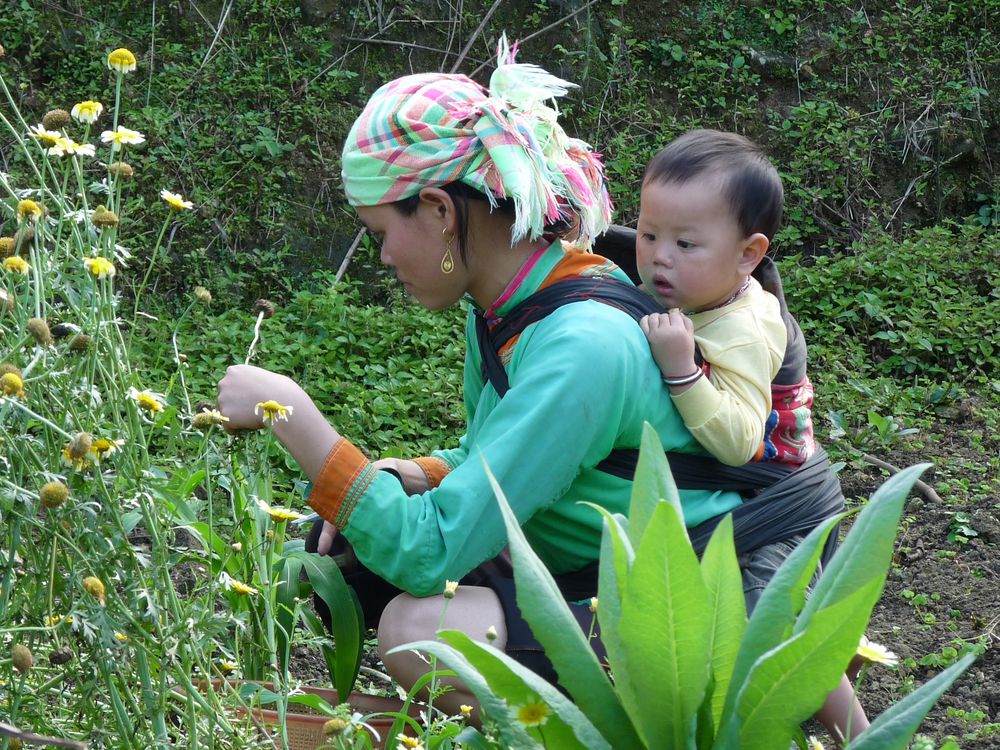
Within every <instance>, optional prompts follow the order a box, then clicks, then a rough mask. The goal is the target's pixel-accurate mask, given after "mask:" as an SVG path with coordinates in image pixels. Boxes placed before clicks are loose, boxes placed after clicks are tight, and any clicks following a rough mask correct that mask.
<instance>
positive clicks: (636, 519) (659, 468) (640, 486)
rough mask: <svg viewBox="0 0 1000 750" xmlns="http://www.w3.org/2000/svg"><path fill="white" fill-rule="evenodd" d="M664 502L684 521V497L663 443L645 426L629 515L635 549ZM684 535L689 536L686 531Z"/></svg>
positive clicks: (630, 533)
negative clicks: (681, 494)
mask: <svg viewBox="0 0 1000 750" xmlns="http://www.w3.org/2000/svg"><path fill="white" fill-rule="evenodd" d="M661 500H666V501H667V502H668V503H670V504H671V505H673V506H674V508H675V509H676V510H677V515H679V516H680V517H681V518H684V509H683V508H682V507H681V497H680V494H678V492H677V484H676V483H675V482H674V475H673V474H672V473H671V472H670V464H669V462H668V461H667V456H666V454H665V453H664V452H663V443H661V442H660V436H659V435H657V434H656V430H654V429H653V427H652V425H650V424H649V422H646V423H645V424H643V426H642V443H641V445H640V447H639V462H638V464H637V465H636V467H635V479H634V480H633V481H632V502H631V504H630V505H629V511H628V518H629V536H630V537H631V539H632V544H633V545H634V546H639V541H640V540H641V539H642V535H643V534H644V533H645V532H646V524H647V523H649V519H650V518H651V517H652V515H653V512H654V511H655V510H656V506H657V505H658V504H659V503H660V501H661ZM684 533H685V535H686V534H687V531H686V530H685V532H684Z"/></svg>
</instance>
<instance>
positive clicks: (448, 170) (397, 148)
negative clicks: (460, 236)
mask: <svg viewBox="0 0 1000 750" xmlns="http://www.w3.org/2000/svg"><path fill="white" fill-rule="evenodd" d="M516 54H517V45H516V44H515V45H514V49H513V50H510V49H508V47H507V42H506V39H505V38H501V40H500V45H499V49H498V65H497V69H496V71H495V72H494V73H493V75H492V77H491V78H490V88H489V90H488V91H487V90H486V89H484V88H483V87H482V86H480V85H479V84H478V83H476V82H475V81H473V80H472V79H471V78H468V77H466V76H463V75H449V74H444V73H423V74H418V75H410V76H404V77H403V78H398V79H396V80H394V81H391V82H390V83H387V84H385V85H384V86H382V87H381V88H380V89H379V90H378V91H376V92H375V93H374V94H373V95H372V98H371V100H370V101H369V102H368V104H367V106H366V107H365V109H364V111H363V112H362V113H361V116H360V117H358V119H357V120H356V121H355V123H354V126H353V127H352V128H351V132H350V134H349V135H348V136H347V142H346V143H345V144H344V154H343V172H342V175H343V179H344V191H345V192H346V193H347V200H348V202H350V204H351V205H352V206H378V205H382V204H386V203H394V202H396V201H399V200H402V199H404V198H408V197H410V196H413V195H416V194H417V193H419V192H420V190H421V189H423V188H425V187H436V186H440V185H446V184H448V183H451V182H464V183H466V184H467V185H470V186H472V187H474V188H476V189H477V190H479V191H480V192H482V193H484V194H485V195H486V197H487V198H488V199H489V201H490V203H491V204H492V205H494V206H495V205H496V203H497V200H500V199H505V198H510V199H512V200H513V202H514V213H515V221H514V226H513V228H512V242H517V241H518V240H520V239H522V238H525V237H527V238H529V239H537V238H538V237H540V236H541V235H542V233H543V231H544V227H545V226H546V224H554V223H556V222H559V221H568V222H569V223H570V224H573V225H578V235H579V236H578V239H577V242H579V243H580V244H581V245H584V246H588V245H589V244H590V240H591V239H592V238H593V237H594V236H596V235H598V234H601V233H602V232H603V231H604V230H605V229H607V227H608V225H609V224H610V223H611V211H612V205H611V199H610V197H609V196H608V192H607V189H606V187H605V185H604V172H603V167H602V165H601V161H600V157H599V156H598V154H596V153H594V152H593V151H592V150H591V149H590V146H588V145H587V144H586V143H584V142H583V141H580V140H577V139H575V138H570V137H569V136H567V135H566V133H565V132H564V131H563V129H562V127H560V125H559V123H558V122H557V117H558V115H557V112H556V110H555V109H553V108H552V107H549V106H547V105H546V104H544V103H543V102H545V101H547V100H550V99H553V98H555V97H557V96H563V95H564V94H566V91H567V88H566V87H568V86H573V85H574V84H571V83H568V82H566V81H563V80H561V79H559V78H556V77H555V76H553V75H550V74H549V73H547V72H545V71H544V70H542V69H541V68H539V67H538V66H536V65H523V64H516V63H514V55H516Z"/></svg>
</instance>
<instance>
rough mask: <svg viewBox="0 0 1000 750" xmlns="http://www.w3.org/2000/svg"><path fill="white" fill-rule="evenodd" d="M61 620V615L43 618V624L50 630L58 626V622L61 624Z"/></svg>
mask: <svg viewBox="0 0 1000 750" xmlns="http://www.w3.org/2000/svg"><path fill="white" fill-rule="evenodd" d="M62 619H63V616H62V615H49V616H48V617H46V618H45V624H46V625H48V626H49V627H50V628H52V627H55V626H56V625H58V624H59V623H60V622H62Z"/></svg>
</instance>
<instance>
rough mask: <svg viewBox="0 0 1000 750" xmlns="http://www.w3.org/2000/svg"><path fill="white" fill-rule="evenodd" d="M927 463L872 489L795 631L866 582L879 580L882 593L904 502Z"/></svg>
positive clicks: (807, 604) (903, 472) (904, 471)
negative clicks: (813, 616)
mask: <svg viewBox="0 0 1000 750" xmlns="http://www.w3.org/2000/svg"><path fill="white" fill-rule="evenodd" d="M929 466H930V464H916V465H915V466H910V467H908V468H906V469H903V470H902V471H900V472H899V473H898V474H895V475H894V476H892V477H890V478H889V479H888V481H886V482H885V483H884V484H883V485H882V486H881V487H879V488H878V489H877V490H876V491H875V493H874V494H873V495H872V497H871V499H870V500H869V501H868V504H867V505H866V506H865V507H864V508H863V509H862V510H861V512H860V513H859V514H858V517H857V518H856V519H855V521H854V523H853V524H852V526H851V531H850V533H848V535H847V537H846V538H845V539H844V541H843V542H841V544H840V549H838V550H837V554H836V555H834V557H833V559H832V560H831V561H830V564H829V565H828V566H827V568H826V570H824V571H823V575H822V576H820V579H819V581H818V582H817V584H816V589H815V590H814V591H813V592H812V595H811V596H810V597H809V601H808V602H806V605H805V607H804V608H803V610H802V616H801V617H800V618H799V620H798V622H797V623H796V626H795V627H796V629H797V630H800V629H802V628H803V627H805V625H806V624H807V623H808V622H809V618H810V617H812V615H813V614H814V613H815V612H817V611H819V610H821V609H824V608H826V607H828V606H830V605H831V604H833V603H835V602H837V601H839V600H840V599H842V598H844V597H846V596H849V595H850V594H852V593H853V592H854V591H856V590H857V589H858V588H860V587H861V586H864V585H866V584H867V583H868V582H869V581H872V580H878V581H879V587H880V588H879V591H880V592H881V585H882V584H883V583H884V582H885V577H886V574H887V572H888V570H889V564H890V563H891V561H892V550H893V544H894V542H895V539H896V531H897V529H898V527H899V518H900V516H901V515H902V513H903V503H904V501H905V500H906V497H907V495H909V493H910V489H911V488H912V487H913V484H914V482H916V481H917V479H918V478H919V477H920V475H921V474H922V473H923V472H924V471H925V470H926V469H927V468H928V467H929ZM877 596H878V594H876V598H877Z"/></svg>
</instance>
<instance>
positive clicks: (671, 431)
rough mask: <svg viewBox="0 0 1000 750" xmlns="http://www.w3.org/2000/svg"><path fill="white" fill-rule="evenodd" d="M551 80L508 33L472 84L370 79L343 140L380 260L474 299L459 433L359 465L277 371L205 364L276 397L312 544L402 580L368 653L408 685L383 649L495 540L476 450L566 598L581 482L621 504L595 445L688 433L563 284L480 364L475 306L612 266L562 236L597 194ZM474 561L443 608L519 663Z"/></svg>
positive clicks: (236, 390)
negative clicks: (534, 317)
mask: <svg viewBox="0 0 1000 750" xmlns="http://www.w3.org/2000/svg"><path fill="white" fill-rule="evenodd" d="M568 85H571V84H567V83H566V82H564V81H561V80H559V79H557V78H554V77H552V76H550V75H548V74H547V73H545V72H544V71H542V70H541V69H540V68H537V67H535V66H530V65H518V64H514V63H513V56H512V55H508V54H507V53H506V51H503V52H502V53H501V64H500V65H499V66H498V69H497V71H496V72H495V73H494V74H493V77H492V79H491V84H490V89H489V90H488V91H487V90H485V89H483V88H482V87H481V86H480V85H479V84H477V83H475V82H473V81H472V80H470V79H468V78H466V77H465V76H460V75H443V74H427V75H412V76H406V77H404V78H400V79H398V80H396V81H393V82H391V83H389V84H387V85H385V86H383V87H382V88H381V89H379V90H378V91H377V92H376V93H375V94H374V95H373V96H372V98H371V100H370V101H369V103H368V105H367V106H366V107H365V109H364V111H363V112H362V114H361V116H360V117H359V118H358V120H357V121H356V122H355V124H354V127H353V128H352V130H351V132H350V134H349V136H348V138H347V142H346V145H345V147H344V159H343V178H344V186H345V191H346V193H347V197H348V200H349V201H350V203H351V204H352V205H353V206H354V207H355V208H356V210H357V213H358V216H359V217H360V219H361V221H362V222H364V224H365V226H367V227H368V229H369V231H371V232H372V233H373V234H375V235H376V236H379V237H380V238H381V241H382V251H381V261H382V263H384V264H385V265H387V266H389V267H391V268H392V269H393V270H394V271H395V272H396V275H397V277H398V278H399V279H400V281H401V282H402V283H403V285H404V287H405V288H406V290H407V291H408V292H409V293H410V294H411V295H412V296H413V297H414V298H415V299H416V300H417V301H418V302H419V303H420V304H422V305H424V306H425V307H427V308H430V309H442V308H446V307H448V306H450V305H453V304H455V303H456V302H458V301H459V300H460V299H463V298H465V299H467V300H469V302H470V303H471V304H470V310H469V316H468V324H467V329H466V346H467V353H466V361H465V381H464V389H465V394H464V395H465V405H466V409H467V415H468V425H467V431H466V433H465V435H464V436H463V438H462V439H461V440H460V441H459V445H458V447H455V448H452V449H450V450H442V451H436V452H435V453H434V454H433V455H431V456H428V457H422V458H418V459H414V460H396V459H388V460H383V461H380V462H375V463H372V462H370V461H369V460H368V459H366V458H365V457H364V455H363V454H362V453H361V452H360V451H359V450H358V449H357V448H356V447H355V446H354V445H353V444H352V443H350V442H349V441H348V440H347V439H346V438H344V437H342V436H341V435H340V433H339V432H338V431H337V430H336V429H335V428H334V427H333V426H332V425H331V424H329V423H328V422H327V421H326V419H325V418H324V417H323V415H322V414H321V413H320V411H319V410H318V409H317V407H316V405H315V404H314V403H313V401H312V399H311V398H310V397H309V396H308V395H307V394H306V393H305V392H304V391H303V390H302V388H300V387H299V386H298V385H297V384H295V383H294V382H292V381H291V380H289V379H288V378H286V377H284V376H282V375H278V374H276V373H272V372H268V371H265V370H261V369H259V368H255V367H250V366H236V367H231V368H230V369H229V371H228V372H227V374H226V376H225V378H224V379H223V380H222V381H221V383H220V384H219V408H220V409H221V410H222V412H223V413H224V414H226V416H228V417H229V419H230V422H229V425H228V426H229V428H230V429H246V428H259V427H261V426H262V423H261V419H260V417H259V416H257V415H256V414H255V405H256V404H257V403H258V402H262V401H267V400H276V401H278V402H280V403H282V404H285V405H289V406H292V407H294V411H293V413H292V416H291V417H290V418H289V419H288V421H287V422H285V421H279V422H277V423H276V424H275V425H274V432H275V435H276V436H277V437H278V439H279V440H281V442H282V443H283V444H284V445H285V447H286V448H287V449H288V450H289V452H291V454H292V455H293V457H294V458H295V459H296V461H297V462H298V463H299V465H300V466H301V467H302V469H303V470H304V471H305V473H306V474H307V475H308V476H309V477H310V479H311V480H312V481H313V489H312V492H311V494H310V496H309V504H310V505H311V506H312V507H313V508H314V509H315V510H316V511H317V512H318V513H319V514H320V515H321V516H322V517H323V518H324V519H325V520H326V522H327V523H326V524H325V525H324V527H323V532H322V535H321V537H320V540H319V543H318V548H319V551H320V552H321V553H325V552H327V551H329V549H330V547H331V544H332V543H333V540H334V537H335V536H336V535H338V534H339V535H342V536H343V537H344V538H346V540H347V541H348V542H350V544H351V545H352V546H353V550H354V553H355V555H356V556H357V558H358V560H359V561H360V562H361V563H362V564H363V565H364V566H365V567H366V568H367V569H369V570H370V571H372V572H373V573H374V574H376V575H377V576H378V577H379V578H381V579H384V581H387V582H389V583H390V584H392V585H393V586H395V587H398V588H399V589H401V590H402V591H404V592H407V593H404V594H401V595H399V596H397V597H396V598H394V599H393V600H392V601H391V602H390V603H389V605H388V607H386V609H385V611H384V613H383V614H382V617H381V622H380V626H379V650H380V652H381V653H382V656H383V659H384V660H385V663H386V666H387V667H388V669H389V670H390V672H392V674H393V676H394V677H396V678H397V679H398V680H399V681H400V683H401V684H402V685H403V686H404V687H407V688H408V687H410V686H411V685H412V684H413V683H414V682H415V680H416V679H417V678H418V677H419V676H420V675H421V674H422V673H423V672H424V671H425V670H426V664H425V663H424V662H423V661H421V660H420V659H419V658H418V657H416V656H415V655H413V654H407V653H404V654H399V655H391V656H389V655H387V654H386V652H387V651H388V650H390V649H391V648H393V647H394V646H397V645H399V644H402V643H407V642H410V641H414V640H418V639H421V638H429V637H433V634H434V632H435V631H436V629H437V628H438V625H439V618H440V614H441V611H442V608H443V601H442V599H441V596H440V594H441V592H442V591H443V589H444V586H445V582H446V581H448V580H459V579H463V578H465V577H466V576H467V575H468V574H470V573H471V572H472V571H473V570H474V569H476V568H477V567H478V566H480V565H481V564H482V563H484V562H486V561H488V560H490V559H491V558H494V557H495V556H497V555H498V553H500V552H501V550H502V549H503V547H504V546H505V544H506V534H505V532H504V527H503V523H502V520H501V516H500V512H499V508H498V506H497V503H496V500H495V498H494V496H493V492H492V490H491V488H490V484H489V482H488V479H487V474H486V470H485V468H484V464H486V465H488V466H489V469H490V470H491V471H492V473H493V474H494V475H495V476H496V478H497V480H498V482H499V484H500V486H501V487H502V488H503V490H504V493H505V494H506V496H507V498H508V501H509V502H510V503H511V506H512V507H513V509H514V511H515V513H516V514H517V517H518V519H519V520H520V521H521V523H522V524H523V528H524V531H525V534H526V535H527V537H528V539H529V541H530V542H531V543H532V545H533V547H534V549H535V550H536V551H537V552H538V554H539V555H540V557H541V558H542V560H543V561H544V562H545V563H546V564H547V565H548V567H549V569H550V570H551V571H552V572H553V573H554V574H556V575H557V577H560V578H561V580H563V581H566V582H568V585H567V587H566V590H565V593H566V595H567V598H568V599H573V600H576V599H585V598H589V597H590V596H593V595H596V576H594V575H593V567H594V562H595V561H596V560H597V559H598V557H599V548H600V538H601V523H602V522H601V517H600V515H599V514H598V513H596V512H595V511H594V510H593V509H591V508H588V507H586V506H584V505H582V504H581V502H580V501H589V502H594V503H598V504H600V505H602V506H604V507H606V508H607V509H609V510H610V511H612V512H616V513H626V512H627V509H628V502H629V496H630V492H631V482H630V481H628V480H627V479H623V478H620V477H617V476H614V475H612V474H609V473H606V472H603V471H600V470H598V469H597V468H596V466H597V464H598V463H600V462H601V461H602V459H604V458H605V457H606V456H608V454H609V453H610V452H611V451H612V450H613V449H616V448H636V447H637V446H638V445H639V441H640V435H641V431H642V427H643V423H644V422H646V421H648V422H650V423H651V424H652V425H653V426H654V428H655V429H656V431H657V432H658V434H659V436H660V439H661V440H662V442H663V444H664V447H665V448H666V449H667V450H670V451H675V452H680V453H699V452H700V449H699V448H698V446H697V443H696V442H695V441H694V440H693V439H692V438H691V436H690V434H689V433H688V432H687V431H686V430H685V429H684V426H683V423H682V421H681V419H680V417H679V416H678V414H677V412H676V411H675V410H674V408H673V406H672V404H671V402H670V398H669V395H668V394H667V391H666V389H664V388H663V387H662V386H661V384H660V375H659V370H658V369H657V366H656V364H655V362H654V361H653V359H652V357H651V355H650V352H649V347H648V345H647V343H646V341H645V338H644V336H643V334H642V331H641V330H640V329H639V327H638V326H637V325H635V324H634V322H633V321H632V319H631V318H630V317H629V316H628V315H627V314H626V313H624V312H622V311H621V310H619V309H616V308H615V307H613V306H609V305H605V304H601V303H600V302H596V301H593V300H581V301H579V302H574V303H572V304H568V305H565V306H563V307H560V308H559V309H557V310H555V311H554V312H552V313H551V314H549V315H548V316H547V317H545V318H544V319H542V320H540V321H538V322H537V323H535V324H533V325H531V326H529V327H528V328H527V329H525V330H524V331H523V332H522V333H521V334H520V336H519V337H517V338H515V339H513V340H512V341H511V342H510V343H509V344H507V345H506V346H505V347H504V348H503V350H502V351H501V359H502V360H503V364H504V366H505V368H506V374H507V376H508V379H509V390H508V391H507V392H506V394H505V395H503V397H502V398H501V397H499V396H498V394H497V392H496V390H495V389H494V387H493V386H492V385H491V384H484V380H483V375H482V370H481V357H480V353H479V351H478V349H477V337H476V325H477V319H479V318H481V319H482V321H483V322H480V323H479V325H480V326H484V325H485V326H488V325H490V324H492V323H493V322H495V321H497V320H498V319H500V318H502V317H503V316H504V315H505V314H506V313H508V312H509V311H510V310H511V309H512V308H513V307H514V306H516V305H517V304H518V303H519V302H520V301H522V300H523V299H525V298H526V297H528V296H529V295H530V294H532V293H533V292H535V291H536V290H538V289H540V288H542V287H546V286H549V285H551V284H553V283H554V282H556V281H558V280H561V279H566V278H572V277H579V276H584V277H601V276H613V277H617V278H621V279H624V278H625V276H624V274H622V273H621V271H620V270H618V268H617V266H615V265H614V264H613V263H611V262H609V261H607V260H605V259H604V258H601V257H599V256H595V255H590V254H586V253H581V252H577V251H572V250H570V249H568V247H567V246H565V245H564V244H563V243H562V242H561V241H560V240H559V239H558V235H559V233H561V232H566V231H567V230H569V229H572V234H573V239H574V242H575V243H577V244H581V243H583V244H586V243H588V242H589V241H590V240H591V239H592V238H593V237H594V236H595V235H596V234H599V233H600V232H601V231H603V230H604V229H605V228H606V227H607V226H608V223H609V220H610V213H611V206H610V201H609V199H608V196H607V192H606V190H605V187H604V183H603V175H602V171H601V167H600V163H599V161H598V159H597V157H596V155H594V154H593V153H591V152H590V150H589V147H587V145H586V144H584V143H582V142H580V141H577V140H575V139H571V138H569V137H568V136H566V134H565V133H564V132H563V130H562V128H561V127H560V126H559V124H558V122H557V114H556V112H555V111H554V110H553V109H551V108H550V107H548V106H546V105H545V104H544V102H546V101H548V100H549V99H551V98H552V97H554V96H559V95H562V94H564V93H565V92H566V86H568ZM380 468H391V469H393V470H394V472H395V474H396V475H397V476H392V475H391V474H390V473H389V472H385V471H379V469H380ZM397 477H398V478H397ZM682 502H683V503H684V508H685V514H686V520H687V523H688V524H689V525H692V526H693V525H696V524H698V523H700V522H701V521H705V520H707V519H710V518H714V517H717V516H719V515H721V514H724V513H726V512H728V511H730V510H732V509H733V508H734V507H736V506H738V505H739V504H740V498H739V496H738V495H737V494H736V493H733V492H725V491H715V492H712V491H697V490H691V491H682ZM581 571H582V572H581ZM501 578H502V576H501ZM466 580H470V579H466ZM479 580H483V581H485V583H486V585H482V586H462V587H461V588H460V589H459V592H458V594H457V595H456V597H455V598H454V599H453V600H451V602H450V603H449V605H448V611H447V614H448V617H447V626H448V627H457V628H460V629H462V630H464V631H465V632H467V633H469V634H470V635H471V636H472V637H474V638H477V639H480V640H485V634H486V632H487V629H488V628H490V627H491V626H492V627H493V628H495V630H496V632H497V636H498V637H497V639H496V641H495V645H496V647H498V648H505V649H507V650H508V651H509V652H510V653H512V655H514V656H515V658H521V659H522V660H524V661H525V662H529V663H530V662H531V659H530V656H529V654H528V653H527V652H530V651H531V648H532V646H533V645H534V644H531V643H526V642H525V638H524V637H523V634H522V632H521V628H520V626H516V627H515V626H514V624H513V623H514V621H515V620H517V612H516V607H515V606H514V604H513V601H512V585H511V584H510V582H509V580H506V581H501V582H498V579H497V577H496V576H492V577H484V578H481V579H479ZM359 593H360V594H361V595H362V598H363V599H364V598H365V592H364V591H361V592H359ZM433 595H436V596H433ZM369 614H370V613H369ZM509 623H511V624H512V628H511V630H510V631H509V630H508V627H507V626H508V624H509ZM515 631H516V632H515ZM528 637H529V638H530V634H529V636H528ZM535 648H536V649H537V646H536V647H535ZM445 699H446V703H447V705H448V706H449V707H451V708H452V709H455V710H457V706H458V705H459V704H460V703H463V702H466V703H468V702H470V700H469V697H468V695H466V694H463V693H462V692H461V691H459V692H452V693H448V694H447V695H446V696H445ZM452 704H454V705H452Z"/></svg>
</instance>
